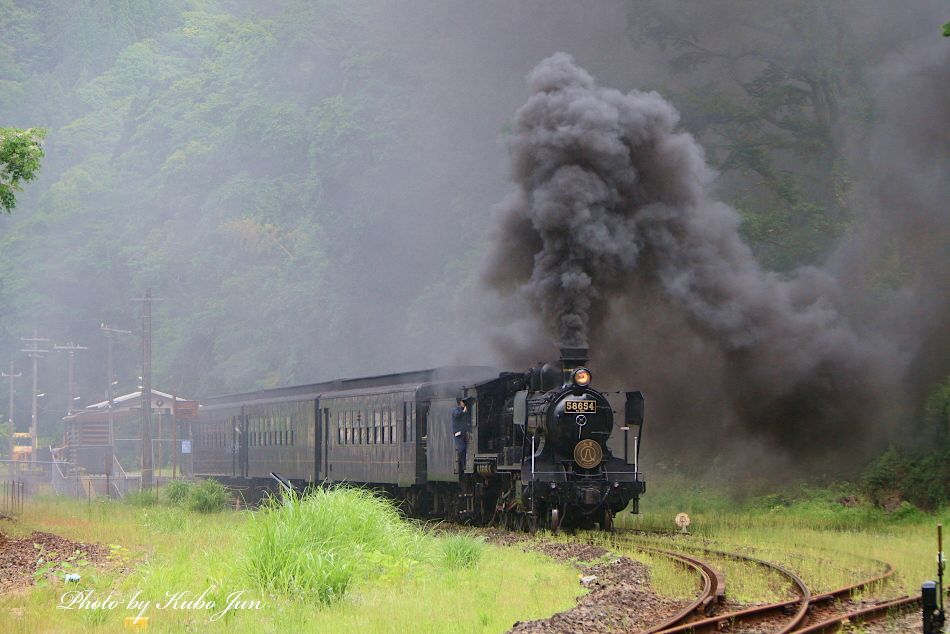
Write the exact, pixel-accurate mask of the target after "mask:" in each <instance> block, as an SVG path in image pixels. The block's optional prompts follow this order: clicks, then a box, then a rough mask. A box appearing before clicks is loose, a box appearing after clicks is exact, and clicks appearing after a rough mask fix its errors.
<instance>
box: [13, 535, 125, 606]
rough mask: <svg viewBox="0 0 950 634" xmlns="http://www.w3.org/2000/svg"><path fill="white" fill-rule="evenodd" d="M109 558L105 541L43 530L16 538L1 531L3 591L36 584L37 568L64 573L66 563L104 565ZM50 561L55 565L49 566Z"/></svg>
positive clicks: (52, 572)
mask: <svg viewBox="0 0 950 634" xmlns="http://www.w3.org/2000/svg"><path fill="white" fill-rule="evenodd" d="M108 557H109V549H108V548H107V547H105V546H102V545H101V544H83V543H80V542H74V541H71V540H68V539H65V538H63V537H60V536H58V535H53V534H52V533H43V532H40V531H34V532H33V533H32V534H30V535H29V536H28V537H22V538H13V537H11V536H10V535H8V534H6V533H3V532H2V531H0V593H5V592H11V591H13V590H16V589H17V588H22V587H26V586H30V585H33V584H34V583H35V578H36V574H37V571H38V570H42V569H44V567H45V568H46V570H47V571H48V573H49V574H63V571H62V570H63V563H64V562H69V563H74V562H77V561H81V560H85V561H88V562H89V563H90V564H101V563H105V562H106V560H107V559H108ZM49 562H54V565H52V566H47V564H48V563H49ZM78 572H79V574H82V571H81V570H79V571H78ZM41 574H42V573H41Z"/></svg>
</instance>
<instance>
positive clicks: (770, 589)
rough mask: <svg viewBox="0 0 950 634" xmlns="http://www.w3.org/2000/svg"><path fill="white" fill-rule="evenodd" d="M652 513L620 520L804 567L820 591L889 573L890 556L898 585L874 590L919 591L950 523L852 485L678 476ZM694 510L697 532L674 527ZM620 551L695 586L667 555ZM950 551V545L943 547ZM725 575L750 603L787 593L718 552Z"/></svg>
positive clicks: (672, 591) (669, 588) (678, 590)
mask: <svg viewBox="0 0 950 634" xmlns="http://www.w3.org/2000/svg"><path fill="white" fill-rule="evenodd" d="M642 509H643V510H644V513H642V514H641V515H639V516H633V515H630V514H626V513H625V514H623V515H622V516H620V517H619V518H618V522H617V524H618V526H620V527H622V528H628V529H638V530H642V531H645V532H646V533H645V534H643V535H640V536H638V537H636V540H638V541H639V542H641V543H644V544H648V545H654V546H661V547H662V546H666V547H668V548H670V549H674V548H677V549H679V548H681V549H696V550H697V552H698V551H699V550H701V549H713V550H727V551H737V552H741V553H743V554H747V555H750V556H754V557H758V558H760V559H766V560H768V561H772V562H775V563H778V564H780V565H783V566H784V567H786V568H788V569H790V570H791V571H793V572H795V573H797V574H798V575H799V576H801V577H802V579H803V580H804V581H805V582H806V584H808V586H809V588H810V589H811V590H812V592H821V591H826V590H831V589H834V588H837V587H841V586H845V585H848V584H850V583H853V582H855V581H858V580H860V579H862V578H867V577H871V576H873V575H875V574H877V573H880V572H883V570H884V567H885V562H886V563H888V564H890V565H892V566H893V567H894V568H896V570H897V574H896V577H895V579H894V581H893V582H891V583H889V584H887V585H885V586H884V587H880V588H877V589H875V591H874V593H875V594H876V595H879V596H898V595H901V594H905V593H906V594H911V593H914V594H916V593H918V592H919V591H920V584H921V582H923V581H924V580H927V579H933V578H934V577H935V575H936V551H937V537H936V525H937V523H943V524H944V525H945V526H946V525H948V524H950V512H948V510H946V509H945V510H943V511H941V512H937V513H932V514H930V513H924V512H922V511H919V510H917V509H915V508H913V507H911V506H909V505H904V506H902V507H900V508H898V509H897V510H896V511H894V512H892V513H887V512H885V511H884V510H882V509H880V508H877V507H875V506H873V505H871V504H870V503H869V502H867V501H866V500H865V499H863V497H862V495H861V494H860V492H858V491H855V490H853V489H852V488H850V487H847V486H838V487H836V488H832V489H807V488H800V489H797V490H793V491H791V492H788V493H786V494H783V495H774V494H773V495H768V496H760V497H750V498H746V499H736V498H734V497H732V496H730V495H728V494H726V493H723V492H722V491H721V490H717V489H715V488H703V487H701V486H697V485H696V484H695V483H694V482H690V481H687V480H686V479H682V478H680V479H677V478H670V479H668V480H667V482H665V483H663V484H662V485H660V486H659V487H655V490H652V491H651V492H650V493H649V494H648V496H647V497H644V499H643V501H642ZM679 512H685V513H688V514H689V516H690V519H691V525H690V527H689V531H690V534H689V535H679V534H674V535H659V534H651V532H652V531H676V530H678V529H677V528H676V525H675V524H674V517H675V516H676V514H677V513H679ZM617 548H619V549H620V550H622V551H624V552H628V553H630V554H631V555H632V556H634V557H636V558H638V559H642V560H644V561H647V562H648V563H650V564H651V565H653V566H654V567H655V571H654V577H655V581H656V584H657V587H658V589H659V590H660V591H661V592H662V593H664V594H668V595H671V596H689V595H691V594H693V593H694V591H695V588H694V581H693V579H692V578H691V577H690V576H689V575H687V574H684V573H683V572H682V571H681V570H680V569H679V568H678V567H676V566H672V565H670V564H669V563H668V562H666V561H665V560H663V558H662V557H651V556H648V555H644V554H642V553H640V552H639V551H637V550H636V549H635V548H632V547H627V546H624V545H623V544H618V545H617ZM945 549H947V547H946V546H945ZM710 559H711V561H712V563H713V564H714V565H717V566H719V567H720V568H722V569H723V570H724V572H726V579H727V581H726V584H727V592H728V593H729V594H730V596H731V597H733V598H735V599H737V600H740V601H743V602H757V601H775V600H779V599H782V598H784V596H785V592H784V589H783V588H782V587H781V585H779V586H776V585H775V584H774V583H772V582H771V581H770V580H769V579H768V578H767V577H768V575H766V574H765V573H763V571H762V570H761V569H757V568H756V567H754V566H748V565H743V564H736V563H734V562H729V561H724V560H722V559H718V558H716V557H711V558H710Z"/></svg>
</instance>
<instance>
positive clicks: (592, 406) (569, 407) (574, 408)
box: [564, 401, 597, 414]
mask: <svg viewBox="0 0 950 634" xmlns="http://www.w3.org/2000/svg"><path fill="white" fill-rule="evenodd" d="M564 411H565V412H567V413H569V414H593V413H596V412H597V401H564Z"/></svg>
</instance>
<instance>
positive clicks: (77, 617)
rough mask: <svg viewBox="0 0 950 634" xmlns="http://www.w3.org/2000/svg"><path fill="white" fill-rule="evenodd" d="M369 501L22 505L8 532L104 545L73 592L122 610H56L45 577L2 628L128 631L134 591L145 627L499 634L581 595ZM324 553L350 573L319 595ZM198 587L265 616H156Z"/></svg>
mask: <svg viewBox="0 0 950 634" xmlns="http://www.w3.org/2000/svg"><path fill="white" fill-rule="evenodd" d="M344 498H347V499H349V500H350V501H351V502H352V501H353V499H354V498H356V500H357V502H356V503H357V504H359V505H361V506H360V511H354V510H353V509H351V508H349V507H348V506H347V505H344V504H342V501H343V499H344ZM378 502H379V500H378V499H376V498H375V497H374V496H371V495H369V494H365V493H364V492H353V491H350V490H341V491H339V492H332V494H325V496H324V497H322V498H321V497H319V496H318V497H315V498H314V501H312V502H307V500H301V501H299V502H297V503H296V504H294V505H291V506H274V507H270V508H269V509H268V510H266V511H264V512H260V513H257V512H248V511H242V512H234V511H226V512H223V513H214V514H203V513H198V512H194V511H191V510H188V509H187V508H182V507H179V506H171V505H167V504H161V505H154V506H148V507H136V506H132V505H128V504H124V503H119V502H112V501H106V500H102V501H93V502H92V503H87V502H84V501H82V502H80V501H74V500H61V499H52V498H51V499H45V500H30V501H29V503H28V504H27V506H26V508H25V512H24V515H23V517H22V519H21V521H20V522H18V523H17V524H15V525H12V526H11V525H8V524H4V525H3V526H2V528H3V530H4V531H6V532H11V529H12V531H13V532H15V533H16V534H18V535H23V534H28V533H29V532H30V531H31V530H44V531H49V532H52V533H56V534H59V535H63V536H65V537H69V538H71V539H74V540H76V541H85V542H90V541H95V542H99V543H102V544H112V545H113V547H112V549H111V552H112V559H113V563H112V564H111V565H110V567H109V569H106V570H101V569H96V568H94V567H92V566H82V567H80V569H79V573H80V574H81V575H82V580H81V581H80V582H79V584H77V586H76V587H77V588H80V589H82V590H93V591H94V596H98V597H104V596H106V595H108V593H109V592H110V591H111V592H113V594H114V596H116V597H119V598H120V604H119V606H118V607H117V609H114V610H109V609H97V610H96V609H93V610H57V609H56V605H57V603H58V602H59V600H60V597H61V595H62V594H63V592H64V591H65V590H67V589H68V588H67V587H66V586H65V585H64V583H63V582H62V581H61V580H60V577H54V578H53V579H52V580H51V581H50V583H48V584H47V585H45V586H43V587H37V588H34V589H32V590H30V591H27V592H23V593H18V594H13V595H4V596H0V631H2V632H5V633H6V632H31V633H32V632H79V631H88V630H92V631H102V632H112V631H123V625H122V623H123V618H124V617H126V616H134V612H132V611H129V610H127V609H126V607H127V603H126V602H127V601H128V599H129V598H130V597H131V596H132V595H133V594H134V593H135V592H136V591H140V595H139V598H140V599H142V600H148V601H151V602H152V607H151V609H150V610H149V611H148V616H149V617H150V622H149V626H148V630H149V631H150V632H183V631H200V632H255V634H256V633H259V632H288V631H293V632H298V631H300V632H304V631H319V632H353V631H360V632H363V631H365V632H407V631H412V632H433V633H435V632H466V633H468V632H502V631H505V630H506V629H508V628H510V627H511V625H512V624H513V623H514V622H515V621H518V620H530V619H537V618H543V617H545V616H548V615H550V614H552V613H554V612H556V611H559V610H564V609H567V608H568V607H570V606H571V605H573V603H574V601H575V599H576V597H577V596H578V595H580V594H581V593H582V592H583V589H582V587H581V586H580V584H578V582H577V573H576V570H574V569H572V568H570V567H569V566H566V565H563V564H558V563H555V562H553V561H551V560H549V559H547V558H545V557H543V556H541V555H538V554H534V553H525V552H522V551H521V550H520V549H517V548H498V547H494V546H489V545H486V544H483V543H481V542H480V541H479V540H476V539H474V538H472V537H470V536H465V535H461V536H458V535H448V536H441V535H434V534H432V533H431V532H430V531H428V530H426V528H425V527H424V526H421V525H417V524H414V523H409V522H405V521H403V520H401V519H399V517H398V516H397V515H395V514H394V512H393V511H392V507H391V506H389V507H388V508H387V507H385V506H380V505H378ZM344 506H347V507H346V508H344ZM360 513H362V515H361V514H360ZM393 522H395V524H393ZM281 524H284V526H283V528H280V526H279V525H281ZM311 524H313V526H311ZM389 529H392V530H393V531H395V532H389ZM297 531H299V532H300V533H299V534H297ZM285 540H290V541H289V542H288V541H285ZM293 540H297V541H296V542H293ZM292 543H296V546H294V547H292V548H286V549H284V550H290V551H293V550H296V551H297V554H296V555H295V556H293V557H288V558H285V559H283V560H281V561H278V562H274V563H272V564H267V565H264V561H265V560H266V559H267V558H269V557H276V556H280V551H281V550H282V549H281V546H291V545H292ZM317 544H320V548H324V549H326V550H319V549H318V548H317V547H315V546H316V545H317ZM330 550H332V552H333V553H334V556H335V557H339V558H340V560H341V561H344V560H345V561H347V562H348V564H347V566H346V567H344V571H347V570H349V571H354V572H355V574H353V575H351V576H350V577H349V582H348V584H347V585H346V588H345V591H344V592H336V593H335V594H334V597H333V600H330V601H321V599H320V593H319V590H314V589H318V588H320V587H321V586H320V583H319V581H320V579H319V575H312V574H311V573H310V572H308V571H304V570H303V567H304V566H305V565H306V564H307V563H308V557H311V558H317V556H318V555H317V553H323V556H324V557H326V553H327V552H330ZM307 553H309V555H307ZM476 553H477V554H476ZM255 562H256V563H255ZM294 566H298V567H299V568H298V569H297V572H299V574H300V575H302V576H301V577H300V578H299V579H296V578H295V576H296V573H294V572H293V570H294ZM344 574H345V573H344ZM307 575H310V577H309V579H310V580H309V581H306V582H305V581H304V579H306V578H307ZM308 584H310V585H308ZM71 587H72V586H70V588H71ZM206 588H211V590H210V592H209V593H208V594H207V595H206V597H205V599H206V600H207V599H214V600H215V601H216V602H217V605H218V606H221V607H223V605H224V602H226V600H227V597H228V595H231V594H233V593H236V592H241V591H243V592H244V594H243V596H242V599H245V600H252V601H260V602H261V605H262V608H261V609H260V610H254V609H247V610H232V611H230V612H229V613H228V614H226V615H225V616H223V617H221V618H220V619H218V620H216V621H214V622H211V621H210V617H211V615H212V612H211V611H209V610H186V609H181V610H175V609H171V608H168V609H161V610H159V609H156V608H155V602H160V601H163V600H164V599H165V597H166V593H168V592H176V591H190V592H192V593H194V594H195V595H197V594H200V593H201V592H202V591H203V590H205V589H206ZM219 609H220V608H219Z"/></svg>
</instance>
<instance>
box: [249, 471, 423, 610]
mask: <svg viewBox="0 0 950 634" xmlns="http://www.w3.org/2000/svg"><path fill="white" fill-rule="evenodd" d="M247 534H248V539H247V544H246V557H245V559H244V560H243V564H244V569H245V571H246V572H247V574H248V575H249V576H250V578H251V579H252V580H253V581H254V582H255V583H256V584H257V585H259V586H260V587H261V588H262V589H264V590H267V591H270V592H273V593H278V594H282V595H288V596H292V597H295V598H300V599H305V600H306V599H311V600H315V601H318V602H320V603H331V602H333V601H335V600H337V599H339V598H341V597H342V596H343V595H344V594H345V593H346V592H347V591H348V590H349V589H350V588H351V587H352V585H353V584H354V583H355V582H356V581H357V580H360V579H372V578H378V577H386V576H390V577H392V576H405V575H406V574H410V573H411V572H412V571H413V570H414V569H415V568H416V567H417V566H418V565H419V563H420V562H422V561H424V560H426V559H427V558H428V557H429V555H428V552H427V549H428V546H429V544H428V541H427V539H426V537H425V535H424V533H422V531H420V530H419V529H417V528H415V527H414V526H412V525H411V524H409V523H407V522H406V521H405V520H403V519H402V518H401V517H400V516H399V512H398V511H397V510H396V508H395V506H394V505H393V504H392V503H391V502H390V501H389V500H386V499H384V498H382V497H380V496H379V495H377V494H375V493H373V492H370V491H366V490H363V489H355V488H346V487H341V488H336V489H331V490H326V489H317V490H315V491H313V492H312V493H310V494H308V495H306V496H305V497H302V498H299V499H298V498H296V497H290V498H285V499H284V500H283V501H278V500H272V501H271V503H269V504H267V505H265V506H264V507H263V508H262V509H261V510H260V511H259V512H257V513H255V514H254V515H253V516H252V517H251V519H250V521H249V522H248V526H247Z"/></svg>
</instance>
